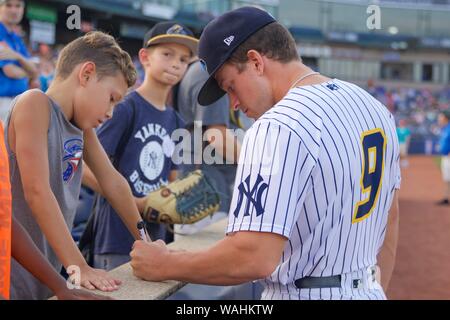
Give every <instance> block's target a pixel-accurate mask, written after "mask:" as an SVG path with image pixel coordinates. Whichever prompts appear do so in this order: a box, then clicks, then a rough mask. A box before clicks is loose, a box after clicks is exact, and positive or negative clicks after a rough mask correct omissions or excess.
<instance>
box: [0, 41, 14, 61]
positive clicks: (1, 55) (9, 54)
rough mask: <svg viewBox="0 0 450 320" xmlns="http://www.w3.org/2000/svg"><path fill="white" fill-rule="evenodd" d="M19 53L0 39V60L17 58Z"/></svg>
mask: <svg viewBox="0 0 450 320" xmlns="http://www.w3.org/2000/svg"><path fill="white" fill-rule="evenodd" d="M18 59H19V54H18V53H17V52H15V51H14V50H13V49H11V48H10V46H9V45H8V44H7V43H6V42H4V41H0V60H18Z"/></svg>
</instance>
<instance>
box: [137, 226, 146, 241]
mask: <svg viewBox="0 0 450 320" xmlns="http://www.w3.org/2000/svg"><path fill="white" fill-rule="evenodd" d="M137 228H138V230H139V235H140V236H141V240H144V241H145V242H148V237H147V231H146V230H145V222H144V221H139V222H138V223H137Z"/></svg>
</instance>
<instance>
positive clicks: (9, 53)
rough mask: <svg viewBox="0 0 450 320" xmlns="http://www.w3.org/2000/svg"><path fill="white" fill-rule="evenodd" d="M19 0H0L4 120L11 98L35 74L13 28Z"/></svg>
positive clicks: (0, 103) (18, 16)
mask: <svg viewBox="0 0 450 320" xmlns="http://www.w3.org/2000/svg"><path fill="white" fill-rule="evenodd" d="M24 8H25V2H24V1H23V0H0V84H1V85H0V119H1V120H3V121H5V120H6V116H7V114H8V112H9V109H10V104H11V102H12V100H13V98H14V97H15V96H17V95H19V94H21V93H23V92H25V91H27V90H28V83H29V82H30V80H31V79H35V78H37V76H38V72H37V67H36V65H35V64H34V63H33V62H32V61H31V60H30V54H29V53H28V51H27V48H26V46H25V44H24V42H23V40H22V38H21V37H20V36H19V35H18V34H16V33H15V32H14V28H15V27H16V26H18V25H19V23H20V21H21V20H22V18H23V13H24Z"/></svg>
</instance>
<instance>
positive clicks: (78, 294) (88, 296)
mask: <svg viewBox="0 0 450 320" xmlns="http://www.w3.org/2000/svg"><path fill="white" fill-rule="evenodd" d="M56 297H57V298H58V300H114V299H113V298H111V297H105V296H101V295H98V294H95V293H91V292H88V291H85V290H79V289H68V288H65V289H64V290H61V291H60V292H56Z"/></svg>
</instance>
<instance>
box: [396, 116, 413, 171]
mask: <svg viewBox="0 0 450 320" xmlns="http://www.w3.org/2000/svg"><path fill="white" fill-rule="evenodd" d="M397 137H398V142H399V144H400V165H401V166H402V167H407V166H408V149H409V141H410V138H411V130H409V128H408V127H407V126H406V120H405V119H402V120H400V121H399V126H398V127H397Z"/></svg>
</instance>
